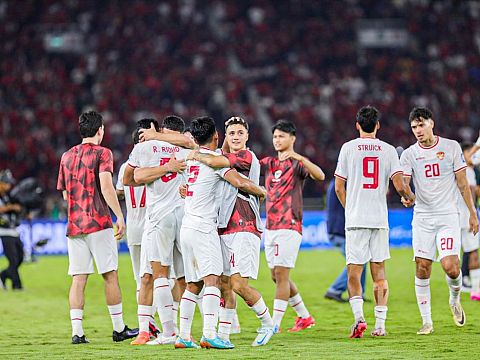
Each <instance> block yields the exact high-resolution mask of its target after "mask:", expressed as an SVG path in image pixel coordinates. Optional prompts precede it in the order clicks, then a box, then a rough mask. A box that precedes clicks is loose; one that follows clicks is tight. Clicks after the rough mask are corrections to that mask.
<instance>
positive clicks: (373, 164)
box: [363, 156, 380, 189]
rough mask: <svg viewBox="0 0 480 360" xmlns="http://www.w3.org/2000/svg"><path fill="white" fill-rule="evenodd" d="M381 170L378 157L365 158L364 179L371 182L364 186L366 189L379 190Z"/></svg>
mask: <svg viewBox="0 0 480 360" xmlns="http://www.w3.org/2000/svg"><path fill="white" fill-rule="evenodd" d="M379 168H380V167H379V161H378V157H373V156H367V157H364V158H363V177H364V178H365V179H368V180H370V181H369V182H368V183H364V184H363V188H364V189H376V188H378V174H379Z"/></svg>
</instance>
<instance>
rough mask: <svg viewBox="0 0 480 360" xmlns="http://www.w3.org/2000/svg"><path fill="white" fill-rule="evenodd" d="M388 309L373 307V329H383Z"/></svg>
mask: <svg viewBox="0 0 480 360" xmlns="http://www.w3.org/2000/svg"><path fill="white" fill-rule="evenodd" d="M387 311H388V307H386V306H378V305H377V306H375V329H385V320H387Z"/></svg>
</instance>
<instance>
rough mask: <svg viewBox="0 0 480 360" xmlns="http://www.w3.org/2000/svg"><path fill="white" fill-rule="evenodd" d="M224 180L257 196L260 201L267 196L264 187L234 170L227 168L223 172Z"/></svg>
mask: <svg viewBox="0 0 480 360" xmlns="http://www.w3.org/2000/svg"><path fill="white" fill-rule="evenodd" d="M225 180H226V181H228V182H229V183H230V184H232V185H233V186H235V187H236V188H237V189H239V190H242V191H244V192H246V193H248V194H251V195H254V196H257V197H258V198H259V199H260V200H261V201H263V199H265V197H266V196H267V191H266V190H265V188H264V187H261V186H258V185H257V184H255V183H254V182H253V181H251V180H250V179H248V178H246V177H244V176H241V175H240V174H239V173H238V172H237V171H236V170H233V169H232V170H229V171H228V172H227V173H226V174H225Z"/></svg>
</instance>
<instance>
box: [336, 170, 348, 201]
mask: <svg viewBox="0 0 480 360" xmlns="http://www.w3.org/2000/svg"><path fill="white" fill-rule="evenodd" d="M345 183H346V181H345V180H343V179H341V178H339V177H338V176H336V177H335V193H336V194H337V197H338V200H339V201H340V204H342V206H343V207H345V204H346V202H347V190H346V189H345Z"/></svg>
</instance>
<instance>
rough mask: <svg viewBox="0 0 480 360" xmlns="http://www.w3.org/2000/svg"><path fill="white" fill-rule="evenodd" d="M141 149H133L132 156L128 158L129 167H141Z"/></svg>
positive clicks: (136, 147)
mask: <svg viewBox="0 0 480 360" xmlns="http://www.w3.org/2000/svg"><path fill="white" fill-rule="evenodd" d="M139 152H140V147H139V146H135V147H134V148H133V149H132V152H131V153H130V155H129V156H128V161H127V163H128V165H130V166H131V167H133V168H136V167H140V160H139V158H140V154H139Z"/></svg>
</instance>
